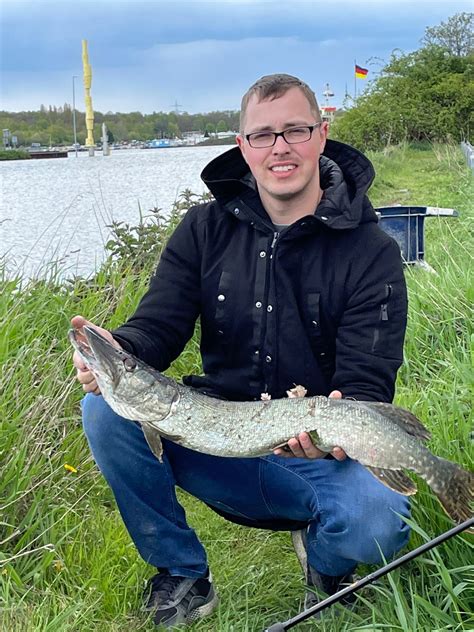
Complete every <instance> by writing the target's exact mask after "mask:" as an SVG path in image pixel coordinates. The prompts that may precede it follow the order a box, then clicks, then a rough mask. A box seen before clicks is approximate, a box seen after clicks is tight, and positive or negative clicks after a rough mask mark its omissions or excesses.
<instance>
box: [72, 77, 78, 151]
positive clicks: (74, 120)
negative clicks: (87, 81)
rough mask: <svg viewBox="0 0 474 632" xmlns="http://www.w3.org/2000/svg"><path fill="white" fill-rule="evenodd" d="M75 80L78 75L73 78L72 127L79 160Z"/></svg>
mask: <svg viewBox="0 0 474 632" xmlns="http://www.w3.org/2000/svg"><path fill="white" fill-rule="evenodd" d="M74 79H77V75H73V76H72V126H73V129H74V150H75V152H76V158H77V134H76V90H75V86H74Z"/></svg>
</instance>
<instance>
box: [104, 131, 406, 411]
mask: <svg viewBox="0 0 474 632" xmlns="http://www.w3.org/2000/svg"><path fill="white" fill-rule="evenodd" d="M320 173H321V175H320V177H321V186H322V188H323V190H324V195H323V197H322V200H321V202H320V204H319V205H318V207H317V209H316V210H315V214H314V215H308V216H306V217H303V218H302V219H300V220H298V221H296V222H295V223H294V224H292V225H290V226H289V227H288V228H286V229H284V230H283V231H282V232H281V233H280V234H279V235H278V233H276V231H275V228H274V226H273V224H272V222H271V220H270V218H269V216H268V215H267V213H266V212H265V210H264V208H263V206H262V204H261V202H260V198H259V196H258V193H257V191H256V188H255V184H254V182H253V178H252V176H251V174H250V172H249V170H248V167H247V164H246V163H245V161H244V160H243V158H242V156H241V154H240V150H239V149H238V148H234V149H231V150H230V151H228V152H226V153H224V154H222V155H221V156H219V157H217V158H216V159H214V160H213V161H212V162H211V163H210V164H209V165H208V166H207V167H206V168H205V169H204V171H203V172H202V174H201V176H202V178H203V180H204V182H205V183H206V184H207V186H208V187H209V189H210V190H211V192H212V193H213V194H214V196H215V198H216V200H215V201H213V202H210V203H208V204H204V205H200V206H196V207H193V208H191V209H190V210H189V211H188V213H187V214H186V215H185V217H184V218H183V220H182V221H181V223H180V224H179V226H178V227H177V229H176V231H175V232H174V233H173V235H172V237H171V239H170V241H169V243H168V245H167V247H166V249H165V251H164V253H163V254H162V257H161V260H160V262H159V265H158V268H157V271H156V274H155V276H154V277H153V278H152V280H151V283H150V288H149V290H148V292H147V293H146V294H145V296H144V297H143V299H142V300H141V302H140V305H139V306H138V309H137V311H136V312H135V314H134V315H133V316H132V317H131V318H130V320H128V321H127V323H125V324H124V325H123V326H122V327H120V328H119V329H117V330H115V331H114V332H113V334H114V336H115V337H116V338H117V340H118V341H119V342H121V343H122V344H123V345H124V346H125V347H126V348H128V349H129V350H131V351H133V352H134V353H135V354H136V355H138V356H139V357H140V358H142V359H143V360H145V361H146V362H148V363H149V364H151V365H152V366H154V367H156V368H158V369H159V370H160V371H163V370H165V369H166V368H167V367H168V366H169V365H170V363H171V362H172V361H173V360H174V359H175V358H176V357H177V356H178V355H179V354H180V353H181V351H182V350H183V348H184V346H185V344H186V342H187V341H188V340H189V338H190V337H191V335H192V333H193V329H194V325H195V321H196V319H197V318H198V316H200V318H201V353H202V359H203V368H204V373H205V375H204V376H190V377H188V378H185V380H184V381H185V383H187V384H189V385H192V386H195V387H198V388H201V389H203V390H205V391H206V392H207V393H209V394H212V395H216V396H221V397H225V398H229V399H235V400H246V399H253V398H255V399H259V398H260V395H261V393H262V392H268V393H270V394H271V395H272V397H284V396H285V391H286V389H289V388H291V387H292V386H293V385H294V384H302V385H303V386H305V387H306V388H307V389H308V394H309V395H315V394H324V395H327V394H328V393H329V392H330V391H331V390H332V389H336V388H337V389H339V390H341V391H342V393H343V396H344V397H354V398H356V399H361V400H378V401H391V400H392V398H393V394H394V382H395V377H396V372H397V370H398V368H399V366H400V364H401V362H402V348H403V339H404V333H405V326H406V313H407V298H406V288H405V282H404V277H403V270H402V262H401V257H400V251H399V248H398V245H397V244H396V242H395V241H394V240H393V239H391V238H390V237H389V236H388V235H387V234H386V233H384V232H383V231H382V230H381V229H380V228H379V226H378V225H377V217H376V214H375V212H374V210H373V208H372V206H371V204H370V202H369V200H368V199H367V197H366V192H367V189H368V188H369V186H370V184H371V182H372V180H373V177H374V171H373V168H372V165H371V164H370V162H369V161H368V160H367V158H365V157H364V156H363V155H362V154H361V153H359V152H358V151H356V150H355V149H353V148H351V147H348V146H347V145H343V144H342V143H338V142H335V141H328V142H327V145H326V149H325V151H324V155H323V156H321V160H320Z"/></svg>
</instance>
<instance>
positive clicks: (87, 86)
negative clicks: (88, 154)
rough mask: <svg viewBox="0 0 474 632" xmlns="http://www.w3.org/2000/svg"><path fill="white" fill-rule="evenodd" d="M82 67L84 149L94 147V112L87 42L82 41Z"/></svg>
mask: <svg viewBox="0 0 474 632" xmlns="http://www.w3.org/2000/svg"><path fill="white" fill-rule="evenodd" d="M82 67H83V68H84V90H85V102H86V128H87V138H86V147H94V146H95V143H94V135H93V131H94V110H93V109H92V98H91V83H92V68H91V66H90V64H89V53H88V52H87V40H82Z"/></svg>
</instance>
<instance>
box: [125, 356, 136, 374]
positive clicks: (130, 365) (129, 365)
mask: <svg viewBox="0 0 474 632" xmlns="http://www.w3.org/2000/svg"><path fill="white" fill-rule="evenodd" d="M123 366H124V367H125V370H126V371H133V370H134V369H135V368H136V366H137V363H136V362H135V361H134V360H132V358H124V359H123Z"/></svg>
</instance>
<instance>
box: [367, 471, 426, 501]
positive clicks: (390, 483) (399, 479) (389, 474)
mask: <svg viewBox="0 0 474 632" xmlns="http://www.w3.org/2000/svg"><path fill="white" fill-rule="evenodd" d="M365 467H366V468H367V469H368V470H369V472H370V473H371V474H373V475H374V476H375V478H376V479H377V480H379V481H380V482H381V483H383V484H384V485H385V487H388V488H389V489H393V491H394V492H398V493H399V494H403V495H404V496H412V495H413V494H416V492H417V488H416V485H415V483H414V482H413V481H412V480H411V478H409V477H408V476H407V475H406V474H405V472H402V471H401V470H385V469H383V468H381V467H371V466H369V465H366V466H365Z"/></svg>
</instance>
